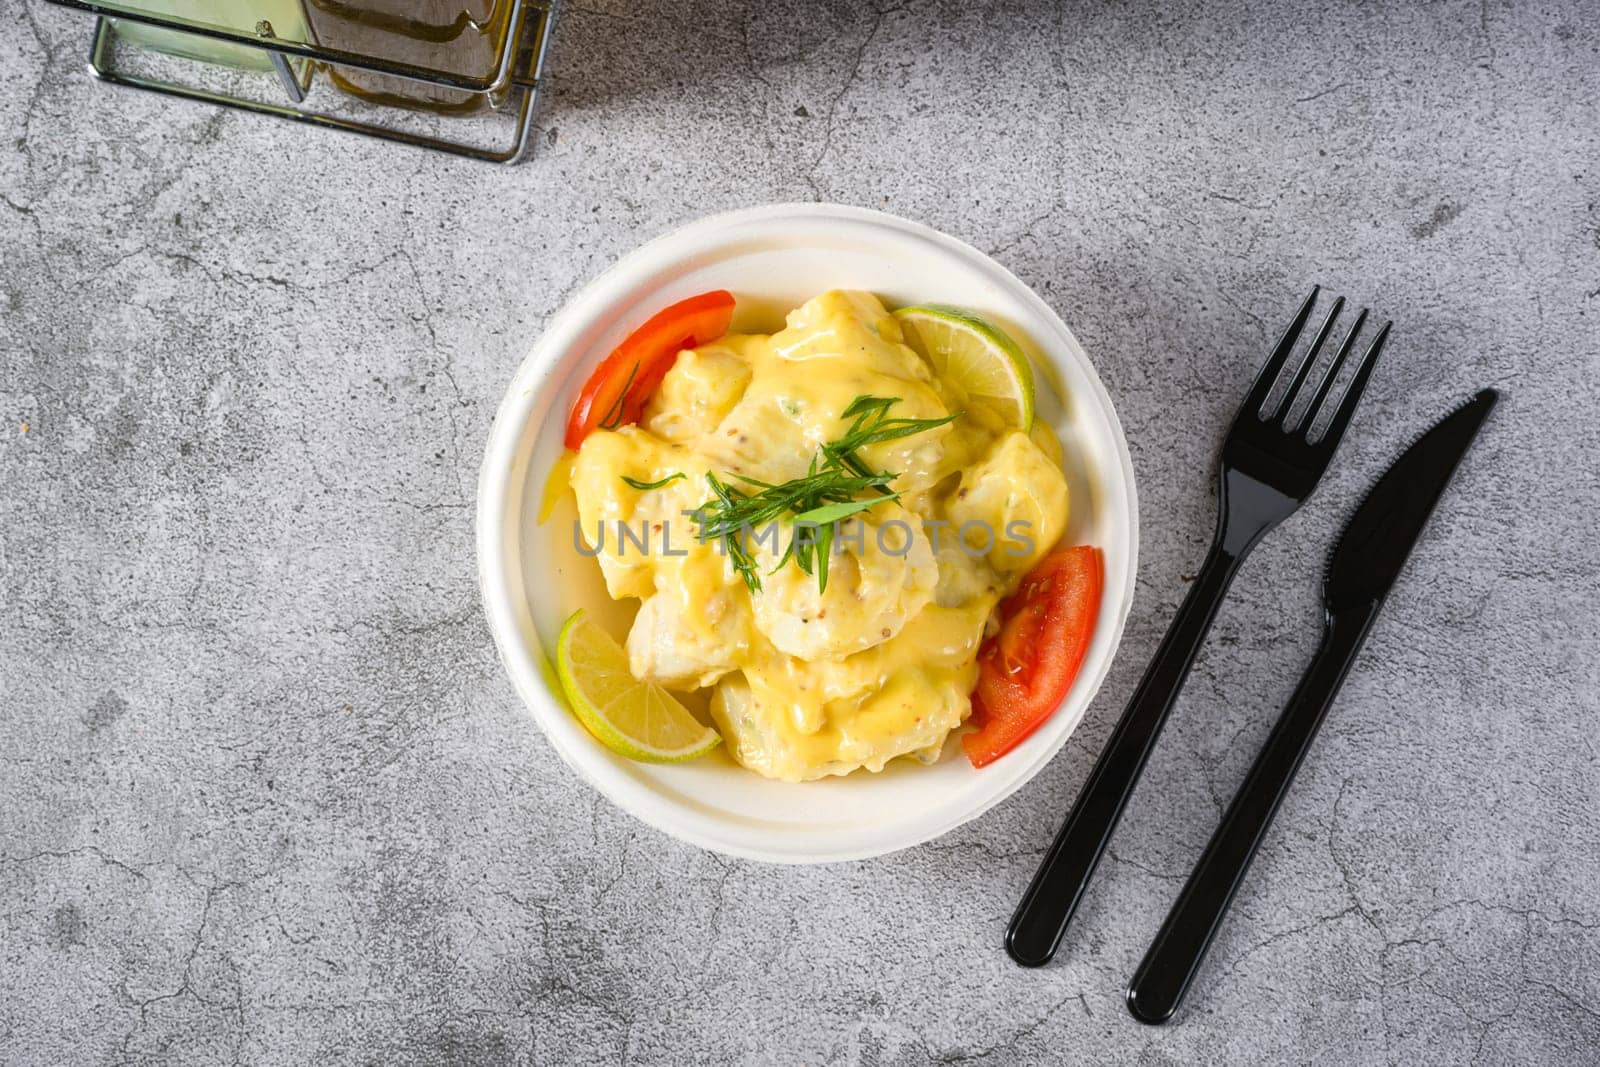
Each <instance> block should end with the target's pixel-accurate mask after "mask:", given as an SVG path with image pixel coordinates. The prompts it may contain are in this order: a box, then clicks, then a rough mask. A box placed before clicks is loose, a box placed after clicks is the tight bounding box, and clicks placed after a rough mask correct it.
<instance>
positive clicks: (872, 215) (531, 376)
mask: <svg viewBox="0 0 1600 1067" xmlns="http://www.w3.org/2000/svg"><path fill="white" fill-rule="evenodd" d="M778 220H786V221H795V220H799V221H806V220H812V221H815V220H829V221H846V222H857V223H867V224H870V225H874V226H879V227H884V228H887V229H890V230H895V231H899V232H900V233H902V234H904V235H907V236H910V237H913V238H918V239H921V240H923V241H926V242H928V243H930V244H932V245H935V246H937V247H939V248H940V249H941V250H943V251H945V252H947V253H949V254H951V255H952V256H954V257H955V258H957V259H959V260H963V261H965V265H966V266H968V267H972V268H976V269H978V270H980V271H983V272H985V273H987V274H989V275H991V276H992V278H993V279H994V280H995V281H996V282H997V283H999V284H1001V285H1002V286H1004V287H1005V288H1007V289H1009V290H1010V291H1011V295H1013V296H1014V297H1015V298H1016V299H1017V300H1018V301H1019V302H1021V303H1023V304H1025V305H1027V306H1028V307H1029V309H1030V310H1031V311H1032V313H1033V314H1034V315H1036V316H1037V317H1038V318H1039V319H1040V320H1041V321H1042V322H1044V323H1046V324H1048V325H1049V326H1050V327H1051V328H1052V329H1054V330H1056V331H1058V332H1059V335H1060V336H1061V337H1062V338H1064V339H1065V340H1066V342H1067V348H1068V353H1069V355H1071V356H1074V357H1076V358H1077V359H1078V361H1079V362H1080V363H1081V368H1080V369H1081V371H1082V372H1083V374H1084V376H1085V377H1086V379H1087V382H1088V385H1089V388H1090V391H1091V393H1092V396H1093V399H1094V400H1095V402H1096V405H1097V407H1098V408H1099V413H1100V414H1101V416H1102V417H1103V418H1104V420H1105V422H1106V424H1107V427H1108V429H1109V430H1110V442H1109V443H1110V444H1111V445H1112V446H1113V448H1112V450H1113V452H1114V453H1115V457H1116V466H1117V467H1118V468H1119V469H1120V470H1119V473H1120V475H1121V478H1122V481H1123V485H1124V486H1125V487H1126V489H1125V494H1124V495H1125V497H1126V501H1127V514H1126V516H1125V521H1126V522H1127V529H1128V543H1127V545H1126V546H1125V547H1126V551H1127V554H1128V555H1127V558H1128V568H1127V575H1126V578H1125V580H1124V583H1123V589H1122V591H1121V610H1120V611H1119V612H1118V613H1117V616H1116V618H1115V619H1111V620H1110V627H1111V629H1110V631H1109V632H1110V644H1109V646H1108V654H1107V655H1106V657H1105V659H1104V661H1103V662H1102V663H1101V665H1100V670H1099V672H1098V675H1097V676H1096V677H1094V678H1093V679H1080V681H1087V682H1088V683H1089V684H1087V685H1086V686H1085V687H1084V688H1083V690H1082V693H1081V697H1080V699H1081V700H1082V707H1081V709H1080V711H1079V722H1078V725H1080V726H1081V724H1082V716H1083V715H1084V714H1086V713H1087V709H1088V707H1089V705H1090V704H1091V703H1092V702H1093V700H1094V698H1095V696H1096V695H1097V694H1098V693H1099V691H1100V688H1101V686H1102V685H1103V684H1104V683H1105V679H1106V677H1107V675H1108V674H1109V672H1110V668H1111V664H1112V663H1113V662H1114V661H1115V658H1116V653H1117V651H1118V649H1119V648H1120V646H1121V643H1122V638H1123V634H1124V631H1125V629H1126V624H1127V619H1128V615H1129V612H1130V610H1131V607H1132V603H1133V596H1134V590H1135V585H1136V581H1137V575H1138V561H1139V502H1138V491H1137V485H1136V483H1135V480H1134V471H1133V460H1132V456H1131V454H1130V452H1129V450H1128V442H1127V436H1126V434H1125V433H1124V432H1123V429H1122V423H1121V420H1120V419H1119V418H1118V416H1117V412H1116V408H1115V406H1114V404H1113V403H1112V400H1111V395H1110V393H1109V392H1108V391H1107V390H1106V388H1105V384H1104V383H1103V382H1102V381H1101V380H1100V375H1099V373H1098V371H1097V370H1096V369H1095V367H1094V364H1093V363H1092V362H1091V361H1090V360H1089V358H1088V354H1087V353H1086V352H1085V351H1084V349H1083V346H1082V344H1081V343H1079V342H1078V339H1077V337H1076V336H1075V335H1074V334H1073V333H1072V331H1071V329H1070V328H1069V327H1068V326H1067V324H1066V323H1065V322H1064V321H1063V320H1062V319H1061V317H1060V316H1059V315H1057V314H1056V312H1055V310H1054V309H1053V308H1051V307H1050V305H1049V304H1047V303H1046V302H1045V301H1044V299H1043V298H1042V297H1040V296H1039V295H1038V294H1037V293H1036V292H1034V290H1033V288H1032V287H1031V286H1029V285H1027V284H1026V283H1025V282H1023V281H1022V280H1021V279H1020V278H1018V277H1017V276H1016V275H1015V274H1013V273H1012V272H1011V271H1010V270H1008V269H1007V268H1006V267H1004V266H1003V265H1001V264H1000V263H999V262H997V261H996V260H994V259H993V258H992V257H990V256H989V255H988V254H987V253H985V252H983V251H981V250H979V249H978V248H976V247H974V246H972V245H970V244H968V243H967V242H965V241H962V240H960V239H958V238H955V237H951V236H950V235H948V234H945V233H943V232H941V231H939V230H936V229H934V228H933V227H931V226H928V225H926V224H923V223H920V222H915V221H912V220H910V219H905V218H901V217H899V216H897V215H891V214H888V213H886V212H881V211H876V210H873V209H870V208H862V207H854V206H850V205H844V204H832V203H815V202H798V203H778V204H768V205H763V206H759V207H751V208H741V209H736V210H733V211H725V212H719V213H717V214H713V215H708V216H703V217H701V218H699V219H696V220H694V221H692V222H689V223H687V224H685V225H682V226H678V227H675V228H673V229H672V230H669V231H668V232H666V233H664V234H662V235H660V236H658V237H656V238H654V239H652V240H650V241H647V242H645V243H644V244H642V245H640V246H638V247H637V248H635V249H633V250H631V251H629V252H627V253H624V254H623V255H622V256H621V257H620V258H618V259H617V260H616V261H615V262H614V263H612V264H611V265H610V266H609V267H607V268H606V269H605V270H604V271H603V272H601V273H600V274H598V275H597V276H595V277H594V278H593V279H591V280H590V281H589V282H587V283H586V284H584V285H583V286H582V287H581V288H580V289H579V290H577V291H576V292H575V293H574V294H573V295H572V296H570V297H569V298H568V299H567V300H566V301H565V303H564V304H563V305H562V306H561V307H560V308H559V309H557V310H556V311H555V312H554V313H553V314H552V315H551V316H550V318H549V320H548V321H547V322H546V324H545V327H544V329H543V331H542V332H541V333H540V335H539V337H538V338H537V339H536V340H534V342H533V343H532V345H531V347H530V348H529V349H528V352H527V354H526V355H525V356H524V357H523V359H522V362H521V363H520V364H519V365H518V367H517V369H516V371H515V372H514V374H513V375H512V378H511V381H510V383H509V384H508V386H507V388H506V392H505V394H504V396H503V397H502V398H501V402H500V404H499V406H498V407H497V409H496V411H495V415H494V420H493V422H492V423H491V425H490V429H489V434H488V439H487V442H486V444H485V448H484V458H483V462H482V465H481V466H480V468H479V476H478V499H477V506H476V508H475V509H474V525H475V530H474V544H475V549H476V552H477V556H478V583H479V595H480V597H481V598H482V603H483V609H484V614H485V616H486V619H487V622H488V624H489V630H490V633H491V635H492V637H493V639H494V642H495V648H496V651H497V654H498V656H499V659H500V662H501V665H502V667H503V668H504V669H505V671H506V673H507V675H508V676H509V677H510V679H511V683H512V687H513V689H515V690H516V692H517V695H518V697H519V698H520V699H521V701H522V703H523V705H524V707H525V708H527V709H528V711H529V713H530V714H531V715H532V717H533V719H534V721H535V722H536V723H537V724H538V725H539V728H540V730H541V732H542V733H543V734H544V735H545V738H546V740H547V741H549V742H550V745H551V747H552V748H554V749H555V751H556V754H557V755H558V756H559V757H560V758H561V761H562V762H563V763H565V764H566V765H567V766H568V767H569V768H571V769H572V770H573V771H574V772H575V773H576V774H577V775H578V777H579V778H581V779H582V780H583V781H584V782H586V783H587V784H588V785H589V786H590V787H591V788H593V789H595V790H597V791H598V792H600V793H601V794H602V795H604V796H606V797H607V798H608V799H610V800H611V801H612V802H613V803H614V804H616V805H617V806H618V807H620V808H622V809H623V810H624V811H626V812H627V813H629V814H630V815H632V816H634V817H635V818H637V819H639V820H641V821H642V822H644V823H645V824H647V825H649V826H651V827H654V828H655V829H657V830H659V831H661V832H662V833H665V834H667V835H668V836H670V837H673V838H676V839H678V840H680V841H684V842H687V843H689V844H692V845H695V846H697V847H700V848H704V849H707V850H709V851H713V852H717V853H720V854H722V855H728V856H735V857H739V858H742V859H751V860H759V861H764V862H770V863H780V864H814V863H834V862H846V861H852V860H860V859H868V858H872V857H876V856H880V855H886V854H888V853H892V852H897V851H900V850H901V849H906V848H912V847H915V846H916V845H920V844H925V843H927V842H928V841H932V840H934V839H936V838H938V837H941V836H943V835H944V834H946V833H949V832H950V831H951V830H954V829H955V828H956V827H958V826H961V825H963V824H965V823H967V822H970V821H972V820H973V819H976V818H977V817H978V816H980V815H982V814H983V813H984V812H986V811H989V810H990V809H991V808H993V807H994V806H995V805H997V804H999V803H1000V802H1001V801H1003V800H1006V799H1007V798H1009V797H1010V796H1012V795H1013V794H1014V793H1016V792H1017V790H1019V789H1021V788H1022V786H1023V785H1025V784H1026V783H1028V782H1029V781H1031V780H1032V779H1033V778H1034V776H1035V775H1037V774H1038V773H1039V772H1040V771H1041V770H1043V768H1044V767H1045V765H1046V764H1048V763H1049V762H1051V761H1052V760H1053V759H1054V758H1055V757H1056V756H1057V755H1059V753H1060V751H1061V749H1062V748H1063V747H1065V745H1066V743H1067V741H1068V739H1070V738H1071V736H1072V735H1073V734H1074V733H1076V731H1077V726H1074V728H1073V729H1072V730H1069V731H1067V732H1066V733H1065V734H1063V735H1062V737H1061V738H1060V739H1059V740H1058V741H1057V742H1056V744H1054V745H1052V746H1050V747H1049V748H1047V749H1045V750H1043V751H1041V752H1040V753H1038V754H1037V756H1036V758H1035V759H1034V760H1033V761H1032V762H1030V763H1028V764H1027V765H1026V766H1023V767H1016V768H1015V769H1014V770H1012V772H1011V775H1010V780H1009V781H1008V782H1006V783H1005V784H1004V786H1003V787H1001V788H999V789H996V790H994V791H992V792H991V793H990V794H988V795H985V796H980V797H978V798H977V800H976V802H975V803H974V804H972V805H970V806H967V807H964V808H959V809H955V810H953V811H951V812H950V813H948V815H947V816H946V817H945V818H943V819H941V820H939V821H937V822H926V821H925V822H915V823H914V822H910V821H902V822H901V823H899V824H894V825H897V826H900V827H902V828H903V832H901V833H900V834H899V835H898V836H889V835H878V836H876V837H873V838H871V839H869V840H866V841H863V842H860V843H857V844H854V845H852V846H849V847H839V848H833V849H826V850H823V849H817V850H815V851H811V852H807V853H798V852H796V851H795V850H793V849H783V850H779V849H774V848H764V847H762V846H761V845H760V844H758V843H756V842H754V841H749V840H745V841H740V840H729V839H728V838H727V837H719V836H717V835H715V834H713V833H710V832H708V831H707V830H706V829H704V828H703V827H701V826H700V825H699V824H700V822H701V821H702V820H703V819H709V818H710V817H709V816H701V817H699V818H691V817H688V816H684V815H683V814H682V813H674V809H671V808H666V807H664V806H663V805H661V804H660V803H659V800H656V802H655V803H651V802H650V799H651V797H652V796H653V794H651V793H650V792H649V791H648V790H647V789H646V788H645V787H644V786H642V785H640V784H639V783H638V782H636V781H634V780H632V779H630V778H629V777H627V776H626V775H625V774H621V773H618V772H616V771H615V769H614V768H609V767H605V766H604V764H602V763H598V762H596V760H599V759H604V758H605V756H603V755H602V754H600V753H596V752H591V753H587V754H586V753H580V752H577V751H573V750H569V748H568V746H567V745H566V744H565V743H563V741H562V739H561V738H560V737H559V736H558V735H557V734H556V733H555V732H554V731H552V730H551V729H550V728H548V727H547V726H546V722H545V716H570V712H568V711H567V710H566V708H565V705H564V703H563V702H562V700H561V698H560V697H559V695H558V693H557V692H556V690H557V689H558V687H557V686H556V685H555V683H554V672H553V670H552V669H551V668H550V665H549V658H548V656H547V655H546V653H545V650H544V649H543V648H542V647H540V648H537V649H535V650H530V649H529V648H528V647H527V642H526V641H525V640H524V638H523V631H522V626H521V623H520V621H519V616H518V608H517V605H516V603H515V598H514V596H513V595H512V588H513V583H512V581H511V573H512V568H510V567H509V566H508V558H509V557H510V556H511V555H512V554H513V553H510V552H508V551H507V550H506V546H505V543H504V540H505V539H504V537H503V532H504V530H505V529H506V527H507V522H508V519H509V518H510V517H511V516H510V515H509V511H510V503H511V497H512V495H513V494H512V491H511V490H512V488H513V485H514V479H513V477H512V473H513V471H514V470H515V468H516V466H517V459H518V446H519V444H520V442H521V440H522V437H523V433H524V427H525V424H526V422H527V419H528V416H529V415H530V414H531V413H532V410H533V409H534V408H535V407H536V405H537V403H538V399H539V397H540V396H541V394H542V393H543V391H544V390H545V389H547V388H550V387H553V386H559V384H560V381H559V376H558V375H557V374H556V370H557V366H558V364H559V363H560V361H561V356H562V354H563V353H564V351H565V350H566V348H567V346H568V344H569V343H570V342H571V341H572V340H574V339H576V338H577V337H579V336H581V335H582V334H583V333H584V332H585V330H587V329H589V328H591V324H592V323H593V322H594V321H595V320H596V319H598V318H600V317H602V316H604V315H605V314H606V312H607V309H608V308H609V307H610V306H612V305H613V304H615V303H616V302H617V301H618V300H619V299H621V298H623V297H625V296H626V295H627V294H628V293H629V292H631V291H632V290H634V289H635V288H636V287H637V286H639V285H641V284H643V283H644V282H645V281H646V280H647V279H648V278H649V277H651V276H653V275H656V274H659V273H660V271H661V268H662V266H663V264H664V263H675V262H680V261H681V260H682V258H683V257H681V256H674V255H672V254H671V249H672V248H673V247H674V246H678V245H689V244H691V243H694V242H698V241H701V240H703V239H704V238H706V237H708V236H710V235H712V234H714V233H715V232H716V231H718V230H729V231H733V230H743V229H745V228H747V227H750V226H754V225H766V224H771V223H774V222H776V221H778ZM1034 342H1035V347H1036V348H1038V349H1040V351H1041V353H1042V354H1044V355H1046V356H1050V357H1053V358H1052V359H1051V362H1052V363H1055V362H1058V361H1059V360H1060V358H1061V356H1060V355H1059V354H1058V353H1057V352H1056V351H1055V348H1054V346H1045V345H1040V344H1039V343H1038V339H1037V338H1035V339H1034ZM1050 369H1051V370H1054V369H1055V368H1054V367H1052V368H1050ZM519 566H520V560H519ZM515 585H516V589H517V590H518V593H519V595H525V594H523V593H521V590H522V583H521V582H520V581H518V582H516V583H515ZM1074 688H1075V689H1076V688H1077V686H1076V685H1075V686H1074ZM1060 713H1061V712H1060V710H1059V709H1058V711H1057V714H1060ZM591 744H593V742H592V741H591ZM993 769H994V768H991V769H990V770H991V771H992V770H993ZM608 772H609V773H608ZM674 814H676V815H677V816H678V817H672V816H673V815H674ZM711 821H713V822H714V821H715V820H711Z"/></svg>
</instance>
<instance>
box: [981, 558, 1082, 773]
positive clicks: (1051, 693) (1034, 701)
mask: <svg viewBox="0 0 1600 1067" xmlns="http://www.w3.org/2000/svg"><path fill="white" fill-rule="evenodd" d="M1104 581H1105V578H1104V568H1103V566H1102V565H1101V560H1100V550H1099V549H1097V548H1093V547H1091V546H1089V545H1077V546H1074V547H1072V548H1058V549H1056V550H1055V551H1054V552H1051V553H1050V554H1049V555H1048V556H1046V557H1045V558H1044V559H1042V560H1040V561H1039V562H1038V564H1036V565H1035V566H1034V568H1033V570H1031V571H1029V572H1028V574H1027V576H1026V577H1025V578H1023V579H1022V584H1021V585H1020V586H1019V587H1018V588H1017V591H1016V592H1015V593H1013V594H1011V595H1010V596H1009V597H1007V598H1006V599H1005V600H1004V601H1002V602H1001V604H1000V620H1001V621H1000V631H999V632H998V633H996V634H995V635H994V636H993V637H991V638H989V639H988V640H987V641H985V642H984V643H983V647H982V648H980V649H979V650H978V687H977V688H976V689H974V690H973V693H972V718H971V719H970V720H968V721H969V722H970V723H971V724H972V725H973V726H976V727H977V730H976V731H974V732H972V733H969V734H966V735H965V736H963V737H962V738H961V747H962V748H964V749H966V751H967V758H968V759H970V760H971V761H972V765H973V766H974V767H983V766H987V765H988V764H990V763H993V762H994V761H995V760H997V759H999V758H1000V757H1001V756H1004V755H1005V754H1006V753H1007V752H1010V751H1011V750H1012V749H1013V748H1016V747H1017V745H1019V744H1021V743H1022V741H1023V739H1024V738H1026V737H1027V736H1028V735H1029V734H1031V733H1033V731H1034V730H1036V729H1038V728H1039V726H1040V725H1041V724H1042V723H1043V722H1044V721H1045V720H1046V719H1048V718H1049V717H1050V716H1051V715H1053V714H1055V711H1056V709H1057V708H1058V707H1060V706H1061V701H1062V700H1064V699H1065V698H1066V695H1067V690H1069V689H1071V688H1072V680H1073V679H1074V678H1076V677H1077V676H1078V668H1080V667H1082V666H1083V657H1084V656H1085V655H1086V654H1087V653H1088V651H1089V641H1090V639H1091V638H1092V637H1093V636H1094V627H1095V620H1096V619H1098V618H1099V616H1100V592H1101V588H1102V587H1103V585H1104Z"/></svg>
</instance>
